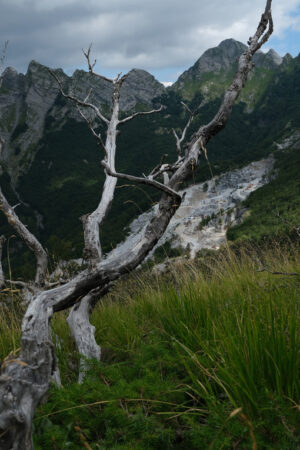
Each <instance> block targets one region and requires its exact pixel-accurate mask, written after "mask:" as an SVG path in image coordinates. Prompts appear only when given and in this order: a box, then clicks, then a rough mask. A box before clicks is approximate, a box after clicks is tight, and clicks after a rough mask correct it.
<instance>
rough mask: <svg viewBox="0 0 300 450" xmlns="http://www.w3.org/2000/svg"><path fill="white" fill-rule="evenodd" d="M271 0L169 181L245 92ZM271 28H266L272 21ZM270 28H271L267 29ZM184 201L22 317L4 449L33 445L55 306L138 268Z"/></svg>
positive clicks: (7, 375) (40, 297)
mask: <svg viewBox="0 0 300 450" xmlns="http://www.w3.org/2000/svg"><path fill="white" fill-rule="evenodd" d="M270 7H271V0H267V3H266V9H265V12H264V14H263V15H262V19H261V21H260V23H259V26H258V28H257V31H256V33H255V35H254V36H253V37H252V38H251V39H250V40H249V47H248V48H247V49H246V50H245V52H244V53H243V55H242V56H241V57H240V60H239V64H238V71H237V73H236V75H235V77H234V80H233V83H232V84H231V86H230V87H229V89H228V90H227V91H226V93H225V96H224V100H223V102H222V104H221V106H220V109H219V111H218V113H217V114H216V116H215V117H214V118H213V120H212V121H211V122H210V123H208V124H207V125H204V126H202V127H200V128H199V130H198V131H197V132H196V133H195V134H194V135H193V137H192V139H191V141H190V142H189V143H188V144H187V147H186V152H185V156H184V157H183V158H182V160H180V164H178V162H177V166H176V171H175V172H174V173H173V175H172V177H171V179H170V181H169V183H168V187H169V188H170V189H171V190H173V191H178V190H179V188H180V186H181V185H182V183H183V182H184V181H185V180H186V179H187V178H188V177H189V176H190V175H191V173H192V171H193V170H194V168H195V167H197V165H198V164H199V158H200V154H201V151H202V147H203V146H205V145H206V144H207V142H208V141H209V140H210V139H211V138H212V137H213V136H214V135H216V134H217V133H218V132H219V131H220V130H221V129H222V128H224V126H225V124H226V122H227V121H228V118H229V116H230V112H231V110H232V107H233V104H234V102H235V101H236V99H237V97H238V95H239V94H240V92H241V90H242V88H243V86H244V84H245V82H246V80H247V76H248V74H249V72H250V70H251V68H252V62H251V59H252V56H253V54H254V53H255V51H257V50H258V48H259V47H260V46H261V45H262V43H264V42H265V41H266V39H267V38H268V36H269V35H270V33H271V32H272V27H273V24H272V16H271V9H270ZM268 26H269V29H268V30H267V27H268ZM266 30H267V31H266ZM179 205H180V198H178V197H177V198H174V195H173V194H171V193H170V192H164V193H163V194H162V197H161V200H160V202H159V205H158V210H157V213H156V215H155V216H154V217H153V218H152V219H151V221H150V222H149V224H148V225H147V226H146V227H145V230H144V232H143V234H142V236H141V238H140V239H138V240H136V242H135V243H134V244H133V245H132V246H131V248H130V250H129V251H125V250H124V251H123V253H121V254H119V255H118V257H117V258H115V257H114V256H113V255H111V257H108V258H107V259H106V260H102V261H100V262H98V263H97V264H95V265H94V267H93V269H92V270H89V269H86V270H84V271H82V272H80V273H79V274H78V275H76V276H75V277H74V278H73V279H71V280H70V281H69V282H67V283H66V284H64V285H62V286H58V287H56V288H54V289H50V290H48V291H43V292H39V293H38V294H36V295H35V297H34V298H33V300H32V301H31V303H30V304H29V307H28V309H27V311H26V314H25V316H24V319H23V323H22V340H21V352H20V355H19V357H18V358H13V359H10V360H8V361H7V362H5V364H4V366H3V367H2V371H1V376H0V448H1V449H3V450H8V449H15V450H21V449H22V450H28V449H32V442H31V429H32V418H33V415H34V411H35V409H36V407H37V405H38V404H39V403H40V402H41V400H42V398H43V397H44V396H45V394H46V393H47V391H48V388H49V385H50V380H51V376H52V373H53V370H54V354H53V346H52V344H51V341H50V331H49V323H50V320H51V317H52V315H53V313H54V312H56V311H60V310H64V309H66V308H68V307H71V306H72V305H74V304H75V303H76V302H78V300H79V299H80V298H83V297H84V296H87V295H88V294H89V293H90V292H91V291H92V290H94V289H104V288H105V286H107V285H109V283H111V282H113V281H114V280H116V279H118V278H119V277H121V276H122V275H124V274H125V273H128V272H130V271H132V270H134V269H135V268H136V267H137V266H138V265H139V264H140V263H141V262H142V261H143V260H144V259H145V257H146V256H147V255H148V253H149V252H150V251H151V250H152V249H153V247H154V246H155V244H156V243H157V242H158V240H159V238H160V237H161V236H162V235H163V234H164V232H165V230H166V228H167V226H168V224H169V222H170V220H171V218H172V217H173V215H174V214H175V212H176V210H177V208H178V207H179Z"/></svg>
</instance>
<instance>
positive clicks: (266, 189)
mask: <svg viewBox="0 0 300 450" xmlns="http://www.w3.org/2000/svg"><path fill="white" fill-rule="evenodd" d="M275 156H276V164H275V175H276V177H275V179H273V181H271V182H270V183H269V184H267V185H265V186H263V187H262V188H260V189H258V190H257V191H255V192H253V193H252V194H251V195H250V196H249V197H248V198H247V200H246V201H245V202H244V206H245V207H246V208H247V209H248V211H247V217H246V218H245V220H244V221H243V223H242V224H241V225H238V226H235V227H232V228H230V229H229V230H228V232H227V238H228V239H229V240H231V241H245V240H249V239H250V240H256V241H258V240H262V239H268V238H269V237H270V236H275V235H281V234H289V235H290V236H291V237H297V228H298V227H299V226H300V171H299V169H300V152H299V148H295V149H291V148H290V149H286V150H285V151H279V152H277V153H276V154H275Z"/></svg>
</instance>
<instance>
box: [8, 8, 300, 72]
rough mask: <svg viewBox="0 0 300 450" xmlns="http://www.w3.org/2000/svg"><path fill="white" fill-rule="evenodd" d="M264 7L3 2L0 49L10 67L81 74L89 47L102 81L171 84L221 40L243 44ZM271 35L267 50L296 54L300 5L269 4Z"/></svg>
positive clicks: (299, 29) (299, 25) (298, 37)
mask: <svg viewBox="0 0 300 450" xmlns="http://www.w3.org/2000/svg"><path fill="white" fill-rule="evenodd" d="M264 6H265V0H251V1H249V0H226V1H225V0H0V45H1V44H3V43H4V41H5V40H9V47H8V51H7V65H10V66H13V67H15V68H16V69H18V70H19V71H22V72H26V69H27V66H28V63H29V62H30V60H32V59H35V60H37V61H39V62H40V63H42V64H45V65H47V66H50V67H62V68H63V69H64V70H65V71H66V72H67V73H68V74H71V73H72V72H73V71H74V70H75V69H76V68H84V67H85V66H84V59H83V55H82V52H81V49H82V48H83V47H84V48H87V47H88V45H89V43H91V42H93V55H94V57H95V58H97V66H96V69H97V70H98V71H99V72H101V73H102V74H104V75H106V76H114V75H115V74H116V73H117V72H120V71H123V72H126V71H128V70H129V69H131V68H133V67H137V68H141V69H145V70H148V71H149V72H151V73H152V74H153V75H155V76H156V77H157V78H158V79H159V80H160V81H175V80H176V79H177V77H178V75H179V74H180V73H182V72H183V71H184V70H186V69H187V68H188V67H190V66H191V65H192V64H193V63H194V62H195V61H196V60H197V59H198V58H199V56H201V54H202V53H203V52H204V51H205V50H206V49H207V48H210V47H214V46H216V45H218V44H219V43H220V42H221V41H222V40H223V39H227V38H230V37H232V38H234V39H237V40H240V41H242V42H246V41H247V39H248V37H249V36H250V35H251V34H253V32H254V31H255V29H256V25H257V23H258V20H259V18H260V15H261V13H262V11H263V9H264ZM273 16H274V24H275V32H274V35H273V37H272V39H271V41H270V42H268V44H267V48H271V47H272V48H274V49H275V50H276V51H277V52H278V53H279V54H281V55H284V54H285V53H286V52H290V53H291V54H292V55H293V56H296V55H298V53H299V51H300V0H273Z"/></svg>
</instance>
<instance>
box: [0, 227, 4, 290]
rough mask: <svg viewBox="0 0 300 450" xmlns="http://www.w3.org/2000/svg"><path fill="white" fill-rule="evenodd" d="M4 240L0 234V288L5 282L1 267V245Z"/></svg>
mask: <svg viewBox="0 0 300 450" xmlns="http://www.w3.org/2000/svg"><path fill="white" fill-rule="evenodd" d="M4 242H5V236H3V235H2V236H0V289H2V287H3V286H4V284H5V277H4V273H3V268H2V252H3V245H4Z"/></svg>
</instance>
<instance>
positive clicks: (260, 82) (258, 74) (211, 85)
mask: <svg viewBox="0 0 300 450" xmlns="http://www.w3.org/2000/svg"><path fill="white" fill-rule="evenodd" d="M245 49H246V45H244V44H242V43H241V42H238V41H236V40H234V39H226V40H224V41H222V42H221V43H220V44H219V45H218V46H217V47H215V48H210V49H209V50H206V52H204V54H203V55H202V56H201V57H200V58H199V59H198V60H197V61H196V62H195V64H194V65H193V66H192V67H191V68H189V69H188V70H187V71H185V72H184V73H183V74H182V75H180V77H179V78H178V80H177V81H176V83H174V85H173V86H172V89H174V90H175V91H176V92H178V93H180V95H181V96H182V97H183V98H184V99H185V100H191V99H192V98H193V97H194V96H195V94H196V93H201V94H202V97H203V98H202V104H203V103H204V102H207V101H209V100H213V99H215V98H218V97H220V96H221V95H222V94H223V92H224V90H225V88H226V86H228V85H229V84H230V82H231V80H232V77H233V74H234V72H235V70H236V68H237V61H238V59H239V57H240V56H241V54H242V53H243V52H244V50H245ZM282 61H283V58H281V57H280V56H279V55H278V54H277V53H276V52H275V51H274V50H269V51H268V53H263V52H262V51H258V52H257V53H256V54H255V55H254V58H253V62H254V64H255V67H254V70H253V72H252V73H251V75H250V79H249V80H248V83H247V87H246V89H244V91H243V92H242V94H241V96H240V99H239V101H242V102H245V103H246V104H247V105H248V110H251V109H253V107H254V106H255V104H256V103H257V102H258V101H259V100H260V98H261V96H262V95H263V93H264V91H265V89H266V87H267V86H268V82H269V81H270V78H271V77H272V75H273V74H274V72H276V71H277V69H278V68H279V66H280V65H281V64H282Z"/></svg>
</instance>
